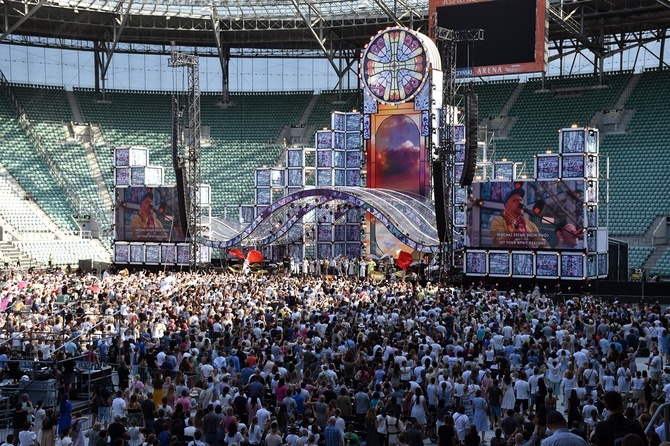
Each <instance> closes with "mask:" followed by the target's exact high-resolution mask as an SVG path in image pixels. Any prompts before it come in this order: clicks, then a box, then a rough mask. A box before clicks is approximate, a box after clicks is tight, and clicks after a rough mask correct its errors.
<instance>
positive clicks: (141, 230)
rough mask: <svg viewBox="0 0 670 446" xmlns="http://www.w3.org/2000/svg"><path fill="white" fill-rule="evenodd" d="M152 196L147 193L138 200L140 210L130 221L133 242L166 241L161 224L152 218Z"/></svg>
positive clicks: (165, 233) (166, 236)
mask: <svg viewBox="0 0 670 446" xmlns="http://www.w3.org/2000/svg"><path fill="white" fill-rule="evenodd" d="M153 205H154V194H153V193H152V192H147V193H146V194H144V196H143V197H142V200H140V210H139V212H138V213H137V214H135V215H133V216H132V218H131V219H130V229H131V231H132V233H133V239H134V240H141V241H145V240H147V241H167V240H168V234H167V231H166V230H165V229H163V223H161V222H160V220H158V219H157V218H156V217H155V216H154V208H153Z"/></svg>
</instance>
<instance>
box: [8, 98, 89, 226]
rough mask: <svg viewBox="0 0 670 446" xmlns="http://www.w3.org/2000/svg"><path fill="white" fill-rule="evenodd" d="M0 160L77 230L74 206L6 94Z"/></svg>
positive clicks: (43, 203) (45, 205)
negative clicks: (64, 194)
mask: <svg viewBox="0 0 670 446" xmlns="http://www.w3.org/2000/svg"><path fill="white" fill-rule="evenodd" d="M0 117H1V119H0V163H2V164H3V165H4V166H5V168H6V169H7V171H8V172H9V173H10V174H11V175H12V176H13V177H14V178H15V179H16V180H17V181H18V183H19V184H20V185H21V186H22V187H23V189H24V190H26V191H27V192H29V194H30V197H31V198H32V199H33V200H34V201H35V202H36V203H37V204H39V206H40V207H41V208H42V209H44V210H45V211H46V212H47V213H48V214H49V215H50V216H51V217H52V218H53V219H54V221H55V222H56V223H57V224H58V226H59V227H61V228H62V229H63V230H65V231H76V230H77V225H76V224H75V223H74V221H73V220H72V214H73V210H72V208H71V207H70V205H69V203H68V202H67V200H66V199H65V197H64V196H63V191H62V190H61V189H60V188H59V187H58V186H57V185H56V183H55V181H54V178H53V177H52V176H51V174H50V173H49V169H48V168H47V166H46V164H45V163H44V161H43V160H42V158H41V157H40V155H39V154H38V153H37V152H36V151H35V148H34V147H33V145H32V142H31V141H30V139H29V137H28V136H27V135H26V133H25V131H24V130H23V128H22V127H21V124H20V123H19V121H18V119H17V117H16V115H15V114H14V111H13V110H12V108H11V106H10V105H9V103H8V102H7V99H6V97H5V96H2V98H0Z"/></svg>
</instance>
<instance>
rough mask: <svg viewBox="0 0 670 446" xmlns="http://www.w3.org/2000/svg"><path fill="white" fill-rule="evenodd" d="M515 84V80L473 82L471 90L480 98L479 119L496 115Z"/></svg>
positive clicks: (517, 83) (516, 82)
mask: <svg viewBox="0 0 670 446" xmlns="http://www.w3.org/2000/svg"><path fill="white" fill-rule="evenodd" d="M517 85H519V81H517V80H512V81H494V82H477V83H475V84H474V88H473V90H474V92H475V93H477V95H479V98H480V100H479V102H478V104H477V105H478V108H479V121H480V122H481V121H482V120H484V119H488V118H489V117H493V116H497V115H498V114H499V113H500V111H501V110H502V108H503V107H504V105H505V103H506V102H507V100H508V99H509V98H510V96H511V94H512V92H513V91H514V89H515V88H516V87H517Z"/></svg>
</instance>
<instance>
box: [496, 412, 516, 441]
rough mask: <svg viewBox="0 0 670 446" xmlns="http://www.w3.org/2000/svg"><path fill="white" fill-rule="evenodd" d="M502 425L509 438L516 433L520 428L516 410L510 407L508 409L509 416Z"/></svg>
mask: <svg viewBox="0 0 670 446" xmlns="http://www.w3.org/2000/svg"><path fill="white" fill-rule="evenodd" d="M500 427H501V428H502V430H503V432H504V433H505V436H506V437H507V438H509V437H511V436H512V435H514V434H516V432H517V431H518V429H519V423H518V422H517V421H516V418H514V410H512V409H510V410H508V411H507V416H506V417H505V418H504V419H503V420H502V421H501V422H500Z"/></svg>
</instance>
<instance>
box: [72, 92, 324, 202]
mask: <svg viewBox="0 0 670 446" xmlns="http://www.w3.org/2000/svg"><path fill="white" fill-rule="evenodd" d="M76 95H77V98H78V101H79V105H80V107H81V110H82V113H83V115H84V117H85V119H86V120H87V121H88V122H91V123H95V124H99V125H100V127H101V130H102V133H103V137H104V140H105V143H106V144H105V145H94V150H95V151H96V153H97V155H98V159H99V162H100V164H101V168H102V169H103V170H107V169H109V172H110V173H111V170H112V150H113V148H114V147H119V146H145V147H147V148H148V149H149V162H150V164H152V165H158V166H163V167H165V181H166V184H174V182H175V177H174V171H173V169H172V147H171V144H170V141H171V134H172V105H171V104H172V95H171V94H164V93H139V92H134V93H131V92H115V91H112V92H110V93H109V94H108V96H107V98H108V100H107V101H100V100H99V96H98V95H97V94H96V93H95V92H92V91H85V90H76ZM311 97H312V94H311V93H309V92H307V93H306V92H294V93H290V92H289V93H271V94H232V95H231V103H230V104H228V105H227V106H225V107H221V106H220V105H219V103H220V100H221V97H220V95H211V94H203V95H202V96H201V98H200V108H201V111H200V114H201V118H200V120H201V125H207V126H209V127H210V139H211V144H210V145H206V144H204V145H203V147H202V172H203V178H204V181H205V182H206V183H209V184H211V186H212V200H213V209H212V212H213V214H214V215H220V214H222V213H223V209H224V206H225V205H231V204H233V205H239V204H243V203H251V201H252V199H253V186H254V183H253V172H254V169H255V168H257V167H261V166H263V165H267V166H273V165H275V164H276V162H277V158H278V155H279V152H280V150H279V147H278V146H276V145H274V143H275V141H276V139H277V137H278V136H279V135H280V133H281V131H282V129H283V128H284V126H286V125H290V124H293V123H297V122H298V121H299V119H300V116H301V115H302V113H303V111H304V110H305V107H306V106H307V103H308V102H309V100H310V99H311ZM179 102H180V103H186V98H185V97H180V98H179ZM278 110H281V112H278ZM181 121H182V123H183V124H184V125H187V124H188V114H187V113H184V115H183V116H182V120H181ZM103 160H104V161H103ZM105 181H106V182H107V185H108V187H109V188H110V190H113V178H112V175H111V174H109V175H108V174H106V175H105Z"/></svg>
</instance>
